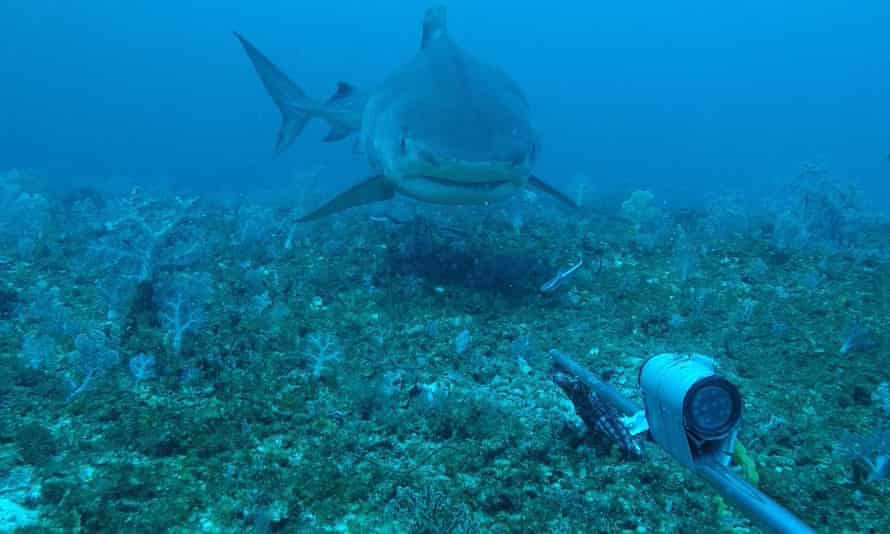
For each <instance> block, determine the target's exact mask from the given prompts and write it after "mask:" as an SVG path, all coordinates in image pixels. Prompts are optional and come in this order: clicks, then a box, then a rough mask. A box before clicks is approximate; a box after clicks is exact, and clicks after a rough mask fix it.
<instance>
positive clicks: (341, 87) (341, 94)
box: [327, 82, 355, 104]
mask: <svg viewBox="0 0 890 534" xmlns="http://www.w3.org/2000/svg"><path fill="white" fill-rule="evenodd" d="M354 94H355V87H353V86H352V85H350V84H348V83H346V82H337V90H336V91H334V94H332V95H331V98H329V99H328V102H327V103H328V104H333V103H334V102H337V101H338V100H343V99H344V98H349V97H350V96H352V95H354Z"/></svg>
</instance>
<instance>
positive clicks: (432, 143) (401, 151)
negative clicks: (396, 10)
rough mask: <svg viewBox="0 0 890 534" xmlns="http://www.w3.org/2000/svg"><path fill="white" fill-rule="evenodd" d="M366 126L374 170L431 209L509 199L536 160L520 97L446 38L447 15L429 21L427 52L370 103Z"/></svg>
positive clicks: (491, 70) (502, 78)
mask: <svg viewBox="0 0 890 534" xmlns="http://www.w3.org/2000/svg"><path fill="white" fill-rule="evenodd" d="M362 124H363V126H362V129H363V132H362V136H363V141H364V145H365V149H366V150H367V152H368V155H369V158H370V159H371V161H372V163H373V164H375V165H376V166H377V167H378V168H379V169H380V171H381V173H382V174H383V175H384V176H386V178H387V179H388V180H389V181H390V182H391V183H392V184H393V186H394V187H395V188H396V189H397V190H399V191H400V192H402V193H404V194H407V195H409V196H412V197H415V198H418V199H420V200H423V201H427V202H438V203H449V204H450V203H460V204H463V203H474V202H486V201H493V200H500V199H503V198H506V197H508V196H510V195H512V194H513V193H515V192H516V191H517V190H518V189H520V188H522V187H524V186H525V185H526V182H527V181H528V178H529V176H530V175H531V169H532V164H533V163H534V161H535V157H536V154H537V139H536V137H535V133H534V130H533V129H532V126H531V123H530V121H529V113H528V104H527V102H526V99H525V97H524V96H523V94H522V92H521V91H520V90H519V89H518V87H517V86H516V84H515V83H513V81H512V80H510V78H509V77H507V76H506V75H505V74H504V73H503V72H501V71H500V70H499V69H497V68H495V67H493V66H491V65H488V64H486V63H483V62H481V61H479V60H477V59H475V58H473V57H472V56H469V55H468V54H466V53H465V52H464V51H463V50H462V49H460V48H459V47H458V46H457V45H456V44H455V43H454V42H453V41H451V40H450V39H449V38H448V36H447V34H446V32H445V14H444V10H443V9H434V10H430V11H429V12H428V13H427V18H426V20H425V21H424V38H423V47H422V49H421V50H420V52H419V53H418V55H417V57H416V58H415V59H414V61H412V62H411V63H410V64H408V65H407V66H406V67H405V68H403V69H402V70H400V71H399V72H397V73H396V74H395V75H393V76H392V77H391V78H390V79H389V80H387V82H386V83H385V84H384V85H383V87H382V88H381V89H380V90H379V91H378V92H377V93H376V94H375V95H374V96H373V97H372V98H371V99H370V100H369V102H368V105H367V106H366V108H365V114H364V117H363V121H362Z"/></svg>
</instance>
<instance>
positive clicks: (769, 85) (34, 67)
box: [0, 0, 890, 198]
mask: <svg viewBox="0 0 890 534" xmlns="http://www.w3.org/2000/svg"><path fill="white" fill-rule="evenodd" d="M425 7H426V4H424V3H421V2H415V1H410V2H389V1H383V2H377V3H375V4H374V7H373V8H371V7H369V6H368V5H366V4H365V3H362V2H350V1H344V2H337V3H335V4H329V3H313V2H310V3H306V2H299V3H293V2H266V3H263V4H262V5H260V6H245V5H244V4H243V3H239V2H228V1H223V2H186V3H181V2H166V1H159V2H150V3H144V4H140V5H131V4H123V3H120V2H111V1H107V2H90V3H87V4H80V3H78V4H70V3H65V2H50V1H41V0H37V1H34V2H14V3H13V2H10V3H6V4H4V6H3V7H0V15H2V16H0V31H2V32H3V36H4V45H3V46H2V47H0V79H2V80H3V83H2V84H0V119H2V123H3V128H2V130H0V168H16V167H17V168H21V167H25V168H33V169H38V170H40V171H43V172H45V173H46V174H49V175H52V176H57V177H59V178H60V179H61V178H62V177H64V178H65V179H66V180H72V179H79V180H85V181H89V180H91V179H96V178H97V177H107V176H110V175H124V176H131V177H137V178H139V179H142V180H148V181H151V180H158V179H159V178H161V177H165V179H167V180H172V181H174V182H177V183H183V184H187V185H188V186H196V187H200V186H201V184H208V183H212V184H214V186H215V185H216V184H218V183H220V182H223V183H225V187H230V188H234V189H243V188H246V187H249V186H248V185H246V183H247V182H251V183H256V180H257V179H260V180H262V181H264V182H266V183H268V184H270V185H274V184H275V183H276V181H279V180H281V179H282V178H283V177H285V176H288V175H289V173H291V172H293V170H294V169H299V168H304V167H307V166H312V165H315V164H325V165H327V166H328V168H329V169H332V174H334V175H336V174H341V173H342V175H343V180H344V183H346V182H349V181H351V180H353V178H354V177H355V176H356V175H361V174H362V173H363V172H365V168H364V166H363V163H362V162H361V160H360V158H355V157H353V155H352V153H351V150H350V149H349V147H348V146H345V144H344V143H341V144H335V145H331V146H322V145H320V144H319V143H317V142H316V141H317V139H319V138H321V137H323V135H324V132H325V130H324V126H322V125H319V124H315V125H314V128H313V129H311V130H309V131H308V132H307V134H305V135H304V136H303V137H301V138H300V140H299V141H298V144H297V146H296V147H295V148H294V149H292V150H291V151H289V152H288V153H286V154H284V155H282V156H279V157H273V156H272V154H271V149H270V148H271V146H272V144H273V142H274V132H275V130H276V129H277V127H278V114H277V112H276V110H275V108H274V106H273V105H272V103H271V102H270V101H269V100H268V99H267V97H266V96H265V94H264V92H263V89H262V87H261V86H260V84H259V83H258V82H257V80H256V77H255V74H254V72H253V71H252V69H251V68H250V66H249V64H248V62H247V60H246V59H245V57H244V55H243V53H242V52H241V50H240V49H239V46H238V43H237V42H236V41H235V39H234V38H233V37H232V35H231V33H230V32H231V30H237V31H240V32H242V33H244V34H245V35H246V36H248V37H249V38H251V39H252V40H253V41H254V42H255V43H256V44H257V46H258V47H259V48H260V49H261V50H263V51H264V52H265V53H266V54H267V55H268V56H269V57H270V58H272V60H273V61H275V62H277V63H278V64H279V65H280V66H281V67H282V68H283V69H284V70H285V71H286V72H287V73H289V74H290V76H291V77H292V78H293V79H294V80H296V81H297V82H298V83H299V84H301V85H302V86H303V88H304V89H305V90H306V91H307V92H308V93H309V94H311V95H313V96H315V97H318V98H321V97H326V96H327V95H328V94H329V93H331V92H332V91H333V87H334V83H335V82H336V81H337V80H341V79H342V80H347V81H350V82H352V83H354V84H356V85H358V86H360V87H371V86H373V85H374V84H375V83H377V82H379V81H381V80H382V79H383V78H384V77H385V76H386V74H388V73H389V72H390V71H391V70H392V69H393V68H395V67H397V66H398V65H400V64H401V63H403V62H404V61H406V60H408V59H409V58H410V57H411V55H412V54H413V53H414V51H415V49H416V48H417V45H418V42H419V33H420V29H419V23H418V19H419V13H422V11H423V9H424V8H425ZM449 7H450V11H451V17H450V18H451V21H450V31H451V33H452V35H453V36H454V37H455V39H456V40H458V42H460V43H462V45H463V46H465V47H466V48H467V49H468V50H471V51H472V52H473V53H475V54H477V55H479V56H481V57H484V58H486V59H488V60H490V61H492V62H495V63H497V64H499V65H501V66H502V67H503V68H504V69H505V70H506V71H507V72H508V73H510V74H511V75H512V76H513V77H514V78H515V79H516V80H517V81H518V82H519V83H520V85H521V86H522V87H523V88H524V89H525V90H526V92H527V94H528V97H529V100H530V102H531V104H532V110H533V113H534V118H535V123H536V125H537V127H538V128H539V130H540V133H541V137H542V142H543V147H544V150H543V152H542V158H541V162H540V166H539V174H541V175H542V176H546V177H551V178H550V179H551V180H552V181H554V182H556V183H559V182H560V181H562V180H566V181H568V180H569V178H570V177H571V176H573V175H585V176H589V177H590V179H591V180H592V182H593V184H594V185H595V186H600V185H601V184H615V183H618V184H631V185H633V186H638V187H647V188H650V189H659V190H662V191H664V192H666V193H670V194H677V195H679V196H680V197H681V198H684V197H685V195H686V193H688V192H691V191H694V190H697V189H699V188H702V187H703V188H705V189H712V188H738V189H742V190H744V189H746V188H750V187H754V186H755V185H760V184H769V183H772V181H774V180H775V179H777V178H783V177H789V176H793V175H794V174H795V173H796V172H797V170H798V168H799V166H800V165H801V164H802V163H804V162H811V161H820V162H823V163H825V164H826V166H827V167H828V168H830V169H831V170H832V172H833V173H834V174H836V175H838V176H841V177H844V178H846V179H850V180H853V181H855V182H856V183H858V184H861V185H862V186H863V187H865V188H866V189H867V190H870V191H875V192H878V191H881V192H882V193H886V192H887V189H886V188H885V187H884V186H882V185H881V184H883V183H885V182H887V181H888V178H890V164H888V163H887V161H885V160H884V157H885V156H886V155H887V153H888V152H890V146H888V143H890V141H888V138H890V133H888V125H890V99H888V98H887V97H886V95H888V94H890V40H888V39H887V38H886V28H887V26H888V24H890V6H888V5H887V4H886V3H882V2H872V1H869V2H861V3H857V4H856V6H855V7H852V6H849V5H847V4H844V3H837V2H823V1H817V2H797V1H795V2H785V3H782V5H781V6H779V5H776V3H775V2H766V1H751V2H735V3H732V4H728V5H727V4H711V3H707V2H698V1H683V2H671V3H670V4H663V3H658V2H644V3H642V4H641V3H633V4H628V5H626V6H624V5H616V4H614V3H612V4H608V5H595V6H582V5H581V4H578V3H566V4H564V5H556V6H551V5H548V6H546V7H543V6H541V5H540V4H538V3H526V2H519V3H517V2H510V3H503V4H499V3H491V2H489V3H485V4H484V5H479V4H477V3H475V2H453V3H451V4H450V5H449ZM356 160H357V161H356Z"/></svg>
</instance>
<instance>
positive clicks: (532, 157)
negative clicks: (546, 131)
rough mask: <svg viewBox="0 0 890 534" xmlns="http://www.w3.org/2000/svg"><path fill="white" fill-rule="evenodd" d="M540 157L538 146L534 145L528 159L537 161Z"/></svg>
mask: <svg viewBox="0 0 890 534" xmlns="http://www.w3.org/2000/svg"><path fill="white" fill-rule="evenodd" d="M537 156H538V144H537V143H532V148H531V150H529V153H528V159H529V161H535V158H536V157H537Z"/></svg>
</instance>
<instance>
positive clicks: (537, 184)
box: [528, 174, 580, 209]
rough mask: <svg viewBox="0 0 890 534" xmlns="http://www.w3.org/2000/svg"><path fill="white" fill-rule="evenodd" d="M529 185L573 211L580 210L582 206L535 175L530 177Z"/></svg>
mask: <svg viewBox="0 0 890 534" xmlns="http://www.w3.org/2000/svg"><path fill="white" fill-rule="evenodd" d="M528 185H530V186H532V187H534V188H535V189H537V190H539V191H541V192H543V193H547V194H548V195H550V196H552V197H553V198H555V199H556V200H558V201H560V202H562V203H563V204H565V205H566V206H568V207H570V208H572V209H579V208H580V206H578V205H577V204H575V201H574V200H572V199H570V198H569V197H567V196H565V195H564V194H563V193H562V192H561V191H560V190H558V189H556V188H555V187H553V186H551V185H550V184H547V183H544V182H543V181H541V179H540V178H538V177H537V176H535V175H534V174H533V175H531V176H530V177H529V179H528Z"/></svg>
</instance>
